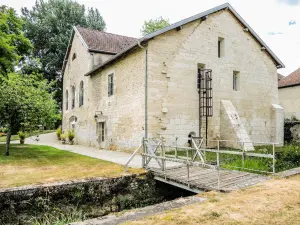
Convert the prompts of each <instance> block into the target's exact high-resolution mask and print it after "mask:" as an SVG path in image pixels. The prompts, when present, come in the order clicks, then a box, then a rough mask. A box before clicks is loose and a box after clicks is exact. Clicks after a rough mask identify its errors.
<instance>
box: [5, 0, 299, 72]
mask: <svg viewBox="0 0 300 225" xmlns="http://www.w3.org/2000/svg"><path fill="white" fill-rule="evenodd" d="M77 1H78V2H79V3H81V4H85V5H86V6H87V7H96V8H98V9H99V11H100V12H101V14H102V16H103V17H104V19H105V21H106V24H107V31H108V32H111V33H117V34H122V35H127V36H133V37H139V36H140V28H141V27H142V25H143V22H144V20H148V19H152V18H155V17H159V16H163V17H165V18H168V19H170V21H171V22H172V23H173V22H177V21H179V20H181V19H184V18H186V17H189V16H192V15H194V14H197V13H199V12H202V11H204V10H207V9H210V8H213V7H215V6H217V5H220V4H223V3H225V2H227V1H224V0H176V1H174V0H151V1H144V0H77ZM34 2H35V0H22V1H20V0H0V4H5V5H9V6H11V7H13V8H15V9H17V10H18V11H19V10H20V8H21V7H24V6H26V7H32V6H33V4H34ZM228 2H229V3H230V4H231V5H232V6H233V7H234V8H235V10H236V11H237V12H238V13H239V14H240V15H241V16H242V17H243V18H244V19H245V20H246V21H247V23H248V24H249V25H250V26H251V27H252V28H253V29H254V30H255V31H256V32H257V33H258V35H259V36H260V37H261V38H262V39H263V40H264V41H265V42H266V43H267V45H268V46H269V47H270V48H271V49H272V50H273V51H274V53H275V54H276V55H277V56H278V57H279V58H280V59H281V60H282V61H283V62H284V64H285V65H286V68H285V69H280V70H278V72H279V73H282V74H283V75H288V74H289V73H291V72H292V71H294V70H296V69H297V68H299V67H300V0H228Z"/></svg>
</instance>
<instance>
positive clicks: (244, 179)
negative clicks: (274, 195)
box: [148, 166, 269, 193]
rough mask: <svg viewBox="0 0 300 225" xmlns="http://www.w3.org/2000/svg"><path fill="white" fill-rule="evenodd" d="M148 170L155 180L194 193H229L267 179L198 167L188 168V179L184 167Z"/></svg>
mask: <svg viewBox="0 0 300 225" xmlns="http://www.w3.org/2000/svg"><path fill="white" fill-rule="evenodd" d="M148 169H149V170H150V171H151V172H152V173H153V174H154V177H155V179H157V180H159V181H162V182H166V183H169V184H172V185H175V186H178V187H181V188H185V189H187V190H189V191H193V192H196V193H199V192H202V191H212V190H216V191H222V192H230V191H233V190H238V189H241V188H245V187H248V186H252V185H255V184H257V183H260V182H262V181H265V180H267V179H269V177H268V176H264V175H259V174H253V173H248V172H243V171H236V170H225V169H220V170H219V172H218V171H217V170H216V169H210V168H203V167H198V166H197V167H196V166H191V167H190V168H189V178H188V175H187V167H186V166H177V167H174V168H169V169H166V170H165V172H163V171H162V170H160V169H158V168H148ZM218 174H219V176H218ZM218 177H219V179H218Z"/></svg>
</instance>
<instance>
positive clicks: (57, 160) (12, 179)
mask: <svg viewBox="0 0 300 225" xmlns="http://www.w3.org/2000/svg"><path fill="white" fill-rule="evenodd" d="M4 152H5V145H4V144H0V181H1V182H0V188H4V187H13V186H22V185H29V184H41V183H50V182H55V181H62V180H71V179H80V178H88V177H114V176H120V175H122V174H123V173H124V168H123V166H121V165H118V164H115V163H111V162H107V161H103V160H100V159H95V158H91V157H87V156H82V155H79V154H75V153H71V152H68V151H63V150H59V149H56V148H53V147H48V146H37V145H16V144H12V145H11V150H10V156H4ZM141 171H142V170H140V169H129V173H134V172H141Z"/></svg>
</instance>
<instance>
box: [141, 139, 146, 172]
mask: <svg viewBox="0 0 300 225" xmlns="http://www.w3.org/2000/svg"><path fill="white" fill-rule="evenodd" d="M142 146H143V149H142V153H143V154H142V167H143V168H145V167H146V156H145V155H144V154H145V153H146V150H145V138H144V137H143V139H142Z"/></svg>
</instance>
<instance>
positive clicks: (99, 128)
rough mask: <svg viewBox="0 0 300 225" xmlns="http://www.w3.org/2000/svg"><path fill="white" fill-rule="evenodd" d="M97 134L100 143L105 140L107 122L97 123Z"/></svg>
mask: <svg viewBox="0 0 300 225" xmlns="http://www.w3.org/2000/svg"><path fill="white" fill-rule="evenodd" d="M97 134H98V141H99V144H100V143H101V142H104V141H105V122H99V123H97Z"/></svg>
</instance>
